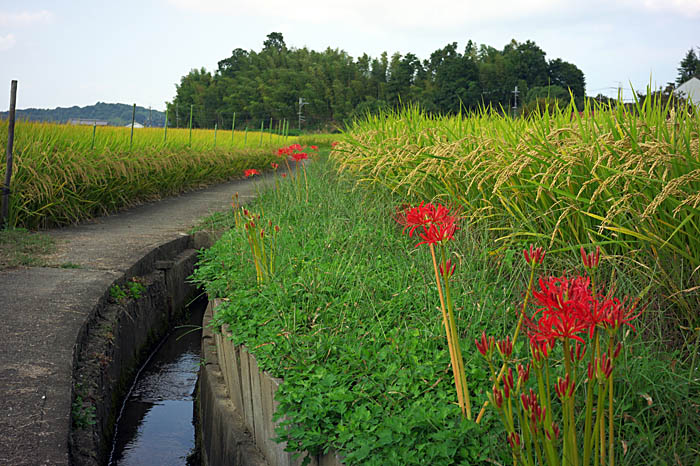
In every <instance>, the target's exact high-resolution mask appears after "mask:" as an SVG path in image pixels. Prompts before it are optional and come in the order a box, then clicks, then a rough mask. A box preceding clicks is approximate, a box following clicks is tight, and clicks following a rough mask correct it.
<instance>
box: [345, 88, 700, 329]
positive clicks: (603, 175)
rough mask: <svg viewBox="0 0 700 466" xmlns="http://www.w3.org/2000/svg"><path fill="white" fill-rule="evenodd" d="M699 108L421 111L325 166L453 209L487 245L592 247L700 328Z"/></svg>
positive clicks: (362, 132)
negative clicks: (657, 290)
mask: <svg viewBox="0 0 700 466" xmlns="http://www.w3.org/2000/svg"><path fill="white" fill-rule="evenodd" d="M699 135H700V111H698V109H697V108H695V109H693V108H692V107H690V108H685V109H684V110H679V111H675V110H673V109H671V108H670V107H668V106H663V105H661V104H660V103H659V102H655V101H651V100H646V101H644V102H638V103H637V105H636V106H635V107H634V108H626V107H624V106H622V105H619V106H615V107H612V106H610V107H602V106H601V107H595V108H592V107H587V108H585V109H584V110H583V112H579V111H577V109H575V108H574V107H573V106H571V105H570V106H568V107H566V108H562V109H557V110H556V111H555V112H554V113H553V114H552V115H549V114H546V113H545V114H535V115H532V116H530V117H528V118H517V119H513V118H511V117H509V116H503V115H501V114H498V113H496V112H494V111H489V110H484V111H482V112H481V113H479V114H476V115H469V116H464V115H458V116H452V117H435V116H429V115H426V114H424V113H422V112H421V111H420V110H419V109H417V108H408V109H404V110H402V111H400V112H389V113H384V114H380V115H377V116H368V117H367V118H365V119H363V120H359V121H356V122H355V123H354V125H353V126H352V127H351V128H350V130H349V131H348V132H347V133H346V134H345V136H344V138H342V142H341V143H340V144H339V145H338V146H336V148H335V150H334V152H333V157H334V158H335V159H336V160H337V161H338V162H339V163H340V165H341V167H342V169H343V170H347V171H350V172H352V173H354V174H356V175H357V176H359V178H360V179H361V180H362V181H363V182H366V183H372V184H378V185H382V186H385V187H387V188H388V189H390V190H392V191H394V192H396V193H399V194H400V195H401V196H402V197H404V198H406V199H407V201H409V202H420V201H422V200H438V201H441V202H443V203H449V204H454V205H458V206H459V207H460V208H461V209H462V214H463V215H464V216H465V217H466V218H467V219H468V220H469V221H470V222H473V223H483V224H485V225H487V226H488V228H489V229H490V230H491V232H492V234H493V237H494V240H495V244H496V246H495V248H499V247H501V248H505V247H508V246H513V245H518V246H522V245H525V244H528V243H536V244H539V245H541V246H543V247H546V248H547V249H548V250H549V251H550V254H554V255H557V254H558V253H564V252H570V251H572V250H574V251H576V250H578V248H579V247H580V246H581V245H583V246H585V247H586V248H587V249H589V248H590V246H594V245H595V246H600V247H601V249H602V250H603V251H604V255H605V256H606V257H607V258H609V259H615V260H619V261H622V263H624V264H625V266H626V267H628V268H629V269H633V270H634V271H635V272H637V273H638V274H639V276H640V277H642V279H643V280H647V283H649V281H648V280H649V279H651V280H653V281H654V282H655V283H657V284H660V285H662V289H663V290H664V294H665V297H666V298H670V299H671V300H672V301H673V302H674V303H675V304H677V305H678V306H679V308H680V309H683V310H684V317H685V318H686V319H687V321H688V322H687V323H689V324H691V325H696V326H697V325H698V323H699V322H698V317H699V314H700V313H698V311H697V309H698V304H699V303H700V298H699V296H700V293H699V291H700V278H699V277H700V216H699V215H698V214H699V212H700V210H699V208H700V143H699V142H700V136H699Z"/></svg>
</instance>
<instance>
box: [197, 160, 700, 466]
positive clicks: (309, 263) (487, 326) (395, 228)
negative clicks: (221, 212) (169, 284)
mask: <svg viewBox="0 0 700 466" xmlns="http://www.w3.org/2000/svg"><path fill="white" fill-rule="evenodd" d="M336 168H337V166H334V165H333V164H331V165H328V164H327V163H325V162H323V161H318V162H317V163H314V164H312V165H311V166H309V169H308V180H309V197H308V202H303V201H302V202H299V198H300V197H299V194H298V191H297V189H296V188H294V185H293V183H291V182H290V180H289V179H286V180H281V179H280V187H279V189H278V190H276V191H266V192H263V193H260V196H259V199H258V201H256V203H255V204H254V205H251V206H248V209H250V212H252V213H253V214H261V215H262V216H261V218H259V219H255V220H254V221H255V223H257V224H258V225H263V226H264V228H265V229H266V231H267V232H268V233H267V234H268V235H269V234H270V233H269V232H270V231H274V230H275V228H274V226H278V227H279V232H278V233H277V234H276V236H274V237H275V238H276V240H275V241H276V242H275V243H267V245H268V248H269V247H271V245H272V244H274V245H275V246H273V247H274V251H275V254H274V258H275V259H274V263H275V265H276V267H275V272H274V273H273V274H271V276H270V278H269V279H267V280H264V281H263V282H262V283H260V282H259V280H258V279H256V270H255V267H254V260H253V257H254V256H253V254H252V253H251V243H250V237H249V236H247V235H246V233H245V231H246V229H245V227H244V226H243V224H244V223H245V222H244V221H243V220H244V219H241V218H240V217H239V225H238V226H237V227H236V226H235V225H234V224H235V222H236V220H235V216H234V215H231V216H229V217H228V219H221V218H219V222H222V221H223V222H228V223H229V225H230V226H231V227H232V230H231V231H229V232H228V233H226V234H225V235H224V236H223V237H222V239H221V240H220V241H219V242H218V243H217V244H216V245H215V246H214V247H213V248H212V249H210V250H209V251H207V252H205V253H204V255H203V258H202V261H201V262H200V265H199V268H198V271H197V272H196V274H195V278H196V280H197V281H198V282H199V283H201V284H202V285H203V286H204V287H205V288H206V290H207V292H208V293H209V295H210V296H212V297H221V298H224V299H225V300H226V301H225V304H224V305H223V306H222V307H221V308H220V310H219V312H218V313H217V315H216V317H215V320H216V323H218V324H220V323H228V324H229V325H230V326H231V330H232V331H233V334H234V339H235V342H236V343H242V344H246V345H247V346H248V347H249V348H250V349H251V351H252V352H253V353H254V354H255V355H256V357H257V359H258V361H259V364H260V365H261V367H262V368H264V369H265V370H268V371H269V372H271V373H272V374H273V375H275V376H278V377H283V378H284V384H283V385H282V387H281V389H280V391H279V393H278V401H279V402H280V408H279V411H278V415H280V416H285V417H286V419H287V420H286V421H285V422H284V426H285V429H283V430H282V431H281V432H280V434H281V436H282V438H283V439H284V440H286V441H287V442H288V443H289V445H290V447H291V448H294V449H299V450H309V451H311V452H314V453H316V452H319V451H325V450H326V449H328V448H331V447H332V448H336V449H338V450H339V451H340V453H341V455H343V456H344V457H345V462H346V464H377V465H387V464H397V465H404V464H420V465H423V464H486V463H491V464H493V463H494V462H495V463H497V464H504V463H507V462H510V456H509V448H508V443H507V442H506V441H505V432H504V430H503V427H502V426H501V424H500V422H499V420H498V418H497V416H496V415H495V414H494V413H493V412H491V411H487V412H486V415H485V417H484V419H483V420H482V421H481V423H480V424H476V423H474V422H473V421H468V420H463V419H462V418H461V416H460V409H459V407H458V406H457V404H456V397H455V395H454V386H453V385H452V376H451V372H450V356H449V353H448V349H447V344H446V341H445V333H444V329H443V327H442V322H441V317H440V311H439V310H438V309H437V302H438V297H437V289H436V287H435V282H434V275H433V274H432V269H431V268H429V267H427V266H426V264H428V263H429V262H430V254H429V253H428V252H427V250H426V249H423V248H416V247H414V245H415V244H416V243H417V242H418V241H419V240H417V239H416V238H408V237H407V235H405V234H404V233H403V232H402V227H401V226H400V225H398V224H397V222H396V220H395V219H394V214H395V212H396V208H397V206H399V205H401V204H403V203H404V202H406V198H405V197H404V196H395V195H391V194H390V193H388V192H387V191H386V190H384V189H383V188H381V189H377V188H376V187H375V188H373V187H365V188H362V189H360V188H357V187H356V185H355V181H356V180H355V178H353V177H347V176H346V175H342V174H341V175H338V174H337V172H336ZM302 199H303V197H302ZM460 226H461V229H460V230H458V231H457V233H456V234H455V241H454V246H453V247H452V250H453V255H452V256H451V258H452V260H453V261H454V262H455V263H457V267H456V270H455V273H454V276H453V280H452V283H453V288H452V295H453V297H454V300H455V313H456V320H457V326H458V336H459V337H458V339H459V343H460V346H461V348H462V352H463V354H464V366H465V369H466V374H467V379H468V381H469V387H470V392H471V396H472V401H473V403H474V405H475V406H481V404H483V402H484V401H486V399H487V397H488V393H489V392H490V389H491V386H490V382H489V376H488V371H487V368H486V367H485V365H484V363H483V361H482V360H481V359H480V357H479V355H478V353H477V352H476V350H475V347H474V339H475V338H476V337H477V336H478V335H480V334H481V332H482V331H486V332H487V333H489V334H491V335H495V336H497V337H499V336H505V335H506V334H507V333H509V332H510V331H511V330H512V327H513V324H514V322H515V313H514V309H515V308H516V307H517V306H518V305H519V303H520V302H521V299H522V294H523V293H524V291H525V287H526V282H527V276H526V273H527V269H526V267H525V266H524V264H523V259H522V253H521V251H520V249H518V248H516V247H504V248H501V249H499V250H494V249H493V248H492V247H491V243H490V238H491V233H490V232H489V231H488V229H487V228H485V227H484V226H483V225H480V224H478V223H466V222H464V221H463V222H462V223H461V224H460ZM268 251H269V249H268ZM610 261H611V262H612V261H614V259H610ZM570 264H571V265H572V267H575V265H574V264H577V262H576V261H573V260H572V261H571V262H570ZM618 265H619V264H618ZM545 267H546V268H545V269H544V270H543V271H542V273H543V274H549V273H551V274H555V273H559V272H560V271H561V270H560V269H551V268H548V267H547V266H546V265H545ZM618 291H619V292H620V293H624V294H630V295H634V294H635V293H638V292H639V291H640V290H639V289H638V288H635V283H634V281H626V280H620V281H619V289H618ZM655 332H657V328H656V327H655V326H654V319H646V320H644V321H643V322H640V323H639V324H638V332H637V333H634V332H628V333H627V335H626V337H625V345H626V348H627V351H626V353H625V357H624V358H623V359H621V360H619V362H618V363H617V364H618V368H617V369H616V374H617V375H616V377H618V378H617V379H616V386H615V398H616V400H617V401H616V406H617V410H616V411H615V414H614V418H613V420H614V425H615V429H616V432H618V433H619V434H618V439H619V442H618V443H617V444H616V456H617V459H618V463H619V464H645V463H657V462H660V461H668V460H669V459H670V458H678V461H679V462H680V463H681V464H689V463H692V461H694V458H696V456H697V454H698V451H697V445H696V442H695V439H696V438H697V435H698V432H699V430H698V429H699V428H700V413H698V409H699V407H700V393H699V390H698V382H697V380H695V379H693V378H692V377H690V375H689V374H688V369H687V366H688V363H685V362H683V361H680V360H679V355H678V354H677V353H670V352H668V351H666V347H665V346H664V345H662V344H659V343H658V342H657V341H656V340H657V339H658V338H659V337H660V335H658V334H657V333H655ZM520 349H522V344H520Z"/></svg>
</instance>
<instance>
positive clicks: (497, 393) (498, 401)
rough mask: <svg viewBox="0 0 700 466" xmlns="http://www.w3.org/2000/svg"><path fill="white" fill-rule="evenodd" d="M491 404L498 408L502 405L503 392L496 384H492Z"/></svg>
mask: <svg viewBox="0 0 700 466" xmlns="http://www.w3.org/2000/svg"><path fill="white" fill-rule="evenodd" d="M493 404H495V405H496V407H498V408H499V409H500V407H501V406H503V393H501V390H499V389H498V387H497V386H496V385H494V386H493Z"/></svg>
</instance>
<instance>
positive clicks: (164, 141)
mask: <svg viewBox="0 0 700 466" xmlns="http://www.w3.org/2000/svg"><path fill="white" fill-rule="evenodd" d="M166 142H168V107H165V133H164V134H163V144H165V143H166Z"/></svg>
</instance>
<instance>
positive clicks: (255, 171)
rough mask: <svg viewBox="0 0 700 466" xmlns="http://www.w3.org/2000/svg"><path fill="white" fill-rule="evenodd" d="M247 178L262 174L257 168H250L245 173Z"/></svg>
mask: <svg viewBox="0 0 700 466" xmlns="http://www.w3.org/2000/svg"><path fill="white" fill-rule="evenodd" d="M243 174H244V175H245V177H246V178H248V177H250V176H253V175H259V174H260V172H259V171H257V170H256V169H255V168H249V169H247V170H245V171H244V172H243Z"/></svg>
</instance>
